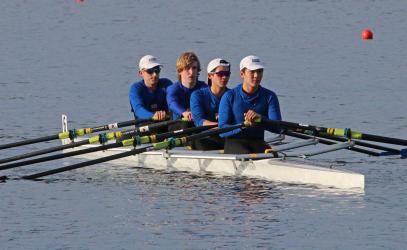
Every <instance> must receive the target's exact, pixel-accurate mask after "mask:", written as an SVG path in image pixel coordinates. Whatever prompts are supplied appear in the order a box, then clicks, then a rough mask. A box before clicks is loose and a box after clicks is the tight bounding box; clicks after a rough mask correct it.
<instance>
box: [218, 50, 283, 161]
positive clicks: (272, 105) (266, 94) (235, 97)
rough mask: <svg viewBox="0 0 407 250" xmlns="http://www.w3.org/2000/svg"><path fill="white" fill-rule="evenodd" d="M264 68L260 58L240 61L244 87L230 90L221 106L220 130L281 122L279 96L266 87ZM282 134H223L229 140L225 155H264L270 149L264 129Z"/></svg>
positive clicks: (255, 129)
mask: <svg viewBox="0 0 407 250" xmlns="http://www.w3.org/2000/svg"><path fill="white" fill-rule="evenodd" d="M263 70H264V66H263V64H262V62H261V60H260V58H258V57H257V56H247V57H245V58H243V59H242V61H241V62H240V77H241V79H242V80H243V83H242V84H239V85H238V86H237V87H235V88H233V89H231V90H229V91H227V92H226V93H225V94H224V95H223V97H222V99H221V102H220V106H219V127H220V128H224V127H228V126H231V125H234V124H239V123H242V122H244V121H248V122H250V123H252V122H254V121H255V120H256V119H257V118H260V117H265V118H267V119H271V120H281V113H280V105H279V102H278V98H277V95H276V94H275V93H274V92H273V91H271V90H269V89H266V88H264V87H262V86H260V82H261V80H262V77H263ZM265 129H267V130H270V131H271V132H279V131H278V128H272V127H268V128H264V127H260V126H258V127H250V128H246V129H243V130H242V129H240V128H239V129H236V130H233V131H231V132H228V133H225V134H222V135H221V136H222V137H225V138H226V139H225V153H230V154H246V153H260V152H264V151H265V149H267V148H268V145H267V144H266V143H265V142H264V130H265Z"/></svg>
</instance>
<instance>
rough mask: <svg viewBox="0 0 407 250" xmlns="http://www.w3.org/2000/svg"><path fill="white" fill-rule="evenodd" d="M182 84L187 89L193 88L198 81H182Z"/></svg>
mask: <svg viewBox="0 0 407 250" xmlns="http://www.w3.org/2000/svg"><path fill="white" fill-rule="evenodd" d="M181 84H182V86H184V87H185V88H187V89H193V88H195V86H196V82H191V83H183V82H181Z"/></svg>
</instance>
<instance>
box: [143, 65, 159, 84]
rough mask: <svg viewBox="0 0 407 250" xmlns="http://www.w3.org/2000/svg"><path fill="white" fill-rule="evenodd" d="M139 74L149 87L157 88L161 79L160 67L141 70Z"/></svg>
mask: <svg viewBox="0 0 407 250" xmlns="http://www.w3.org/2000/svg"><path fill="white" fill-rule="evenodd" d="M139 75H140V76H141V77H142V78H143V80H144V84H145V85H146V86H147V87H148V88H155V87H156V86H157V84H158V80H159V79H160V68H159V67H156V68H152V69H148V70H144V69H142V70H140V71H139Z"/></svg>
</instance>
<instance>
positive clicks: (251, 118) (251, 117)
mask: <svg viewBox="0 0 407 250" xmlns="http://www.w3.org/2000/svg"><path fill="white" fill-rule="evenodd" d="M260 118H261V116H260V115H259V114H257V113H256V112H254V111H253V110H248V111H247V112H246V113H245V114H244V120H245V121H248V122H255V121H256V120H258V119H260Z"/></svg>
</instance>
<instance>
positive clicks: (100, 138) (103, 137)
mask: <svg viewBox="0 0 407 250" xmlns="http://www.w3.org/2000/svg"><path fill="white" fill-rule="evenodd" d="M178 121H179V120H171V121H164V122H158V123H154V124H149V125H145V126H141V127H138V128H136V129H131V130H127V131H123V132H110V133H103V134H99V135H96V136H93V137H91V138H89V139H86V140H82V141H77V142H72V143H69V144H65V145H59V146H55V147H51V148H46V149H41V150H37V151H33V152H29V153H25V154H21V155H16V156H11V157H7V158H4V159H0V164H4V163H8V162H12V161H18V160H22V159H26V158H29V157H34V156H38V155H43V154H48V153H52V152H56V151H60V150H64V149H68V148H74V147H78V146H82V145H86V144H94V143H102V144H103V143H105V142H107V141H109V140H112V139H117V138H121V137H126V136H127V137H129V136H134V135H135V134H138V133H143V132H148V131H155V130H157V129H159V128H162V127H165V126H168V125H170V124H172V123H175V122H178ZM0 169H1V168H0Z"/></svg>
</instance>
